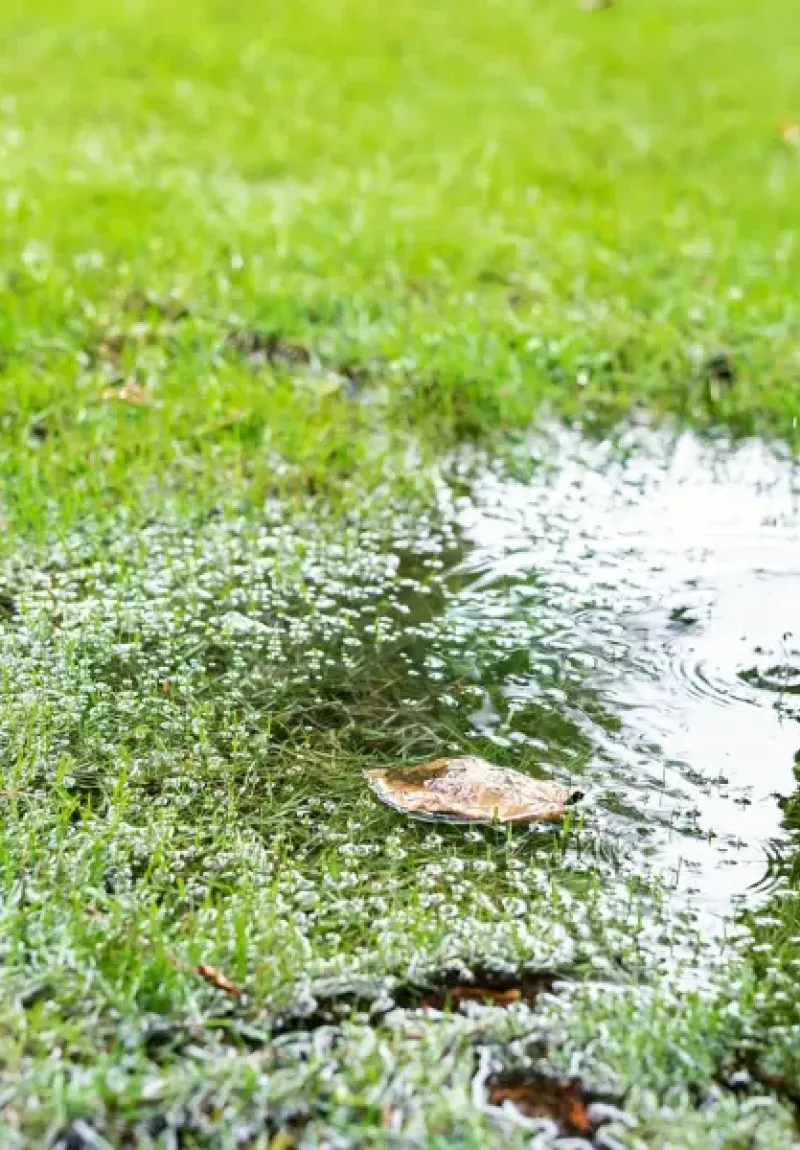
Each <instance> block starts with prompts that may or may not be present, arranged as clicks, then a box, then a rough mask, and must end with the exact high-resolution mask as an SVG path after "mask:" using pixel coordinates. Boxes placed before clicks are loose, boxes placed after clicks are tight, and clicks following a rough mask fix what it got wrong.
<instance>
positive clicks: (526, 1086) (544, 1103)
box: [488, 1074, 592, 1136]
mask: <svg viewBox="0 0 800 1150" xmlns="http://www.w3.org/2000/svg"><path fill="white" fill-rule="evenodd" d="M488 1091H489V1103H490V1105H492V1106H502V1105H503V1103H504V1102H510V1103H511V1104H512V1106H515V1107H516V1109H517V1110H519V1111H520V1113H521V1114H524V1115H525V1116H526V1117H527V1118H552V1119H553V1120H554V1121H555V1122H557V1123H558V1125H559V1128H560V1132H561V1134H566V1135H579V1136H586V1135H587V1134H591V1133H592V1123H591V1122H590V1120H589V1114H588V1112H587V1104H586V1103H587V1100H586V1098H585V1097H584V1094H583V1089H582V1087H581V1084H580V1082H579V1081H578V1079H575V1078H564V1079H561V1078H548V1077H546V1076H545V1075H544V1074H534V1075H531V1077H529V1078H526V1079H522V1080H518V1081H509V1080H505V1081H504V1080H503V1079H496V1080H495V1081H494V1082H493V1083H492V1082H490V1083H489V1084H488Z"/></svg>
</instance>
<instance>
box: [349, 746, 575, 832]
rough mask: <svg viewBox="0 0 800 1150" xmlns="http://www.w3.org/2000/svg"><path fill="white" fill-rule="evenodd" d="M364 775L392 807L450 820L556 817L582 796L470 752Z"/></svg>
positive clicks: (514, 820) (540, 819) (527, 820)
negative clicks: (413, 765)
mask: <svg viewBox="0 0 800 1150" xmlns="http://www.w3.org/2000/svg"><path fill="white" fill-rule="evenodd" d="M366 777H367V780H368V781H369V785H370V786H371V787H372V789H373V791H374V792H375V794H376V795H377V796H378V798H379V799H380V800H381V801H382V802H384V803H386V804H387V805H388V806H390V807H394V809H395V810H398V811H402V812H403V813H404V814H408V815H416V816H418V817H420V818H430V819H445V820H447V819H449V820H451V821H454V822H501V823H532V822H558V821H559V820H560V819H562V818H563V817H564V815H565V814H566V808H567V806H568V805H569V804H570V803H572V802H575V801H576V800H577V799H578V798H581V797H582V796H581V794H580V792H577V791H570V790H569V789H568V788H567V787H562V786H560V785H559V784H558V783H550V782H542V781H541V780H539V779H532V778H531V777H530V776H529V775H523V774H521V773H520V772H519V771H514V770H511V769H510V768H509V767H497V766H495V765H494V764H493V763H488V762H487V761H486V760H485V759H479V758H475V757H473V756H467V757H465V758H461V759H436V760H435V761H434V762H432V763H422V764H421V765H419V766H416V767H400V768H395V769H389V770H384V769H377V770H372V771H367V772H366Z"/></svg>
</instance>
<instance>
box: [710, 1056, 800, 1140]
mask: <svg viewBox="0 0 800 1150" xmlns="http://www.w3.org/2000/svg"><path fill="white" fill-rule="evenodd" d="M732 1063H733V1065H732V1069H731V1070H730V1071H729V1072H726V1073H725V1074H723V1075H721V1076H720V1079H719V1082H720V1085H721V1086H723V1087H724V1088H725V1089H726V1090H730V1091H731V1092H732V1093H733V1094H737V1095H741V1096H742V1097H748V1096H750V1095H752V1094H753V1093H757V1092H759V1091H758V1088H759V1087H760V1088H761V1090H768V1091H769V1092H770V1094H773V1095H774V1096H775V1097H776V1098H777V1099H778V1101H779V1102H783V1103H784V1105H786V1106H788V1107H790V1109H791V1110H792V1111H793V1112H794V1119H795V1126H796V1127H797V1129H798V1130H800V1086H799V1085H798V1084H797V1082H795V1081H794V1080H793V1079H792V1078H790V1077H789V1075H788V1074H774V1073H772V1072H770V1071H768V1070H765V1069H764V1068H763V1066H762V1065H761V1063H760V1061H759V1057H758V1054H757V1053H756V1051H754V1050H736V1051H734V1054H733V1059H732Z"/></svg>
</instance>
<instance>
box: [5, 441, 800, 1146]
mask: <svg viewBox="0 0 800 1150" xmlns="http://www.w3.org/2000/svg"><path fill="white" fill-rule="evenodd" d="M797 482H798V480H797V474H796V471H795V468H794V466H793V465H792V464H791V463H789V462H788V461H786V460H784V459H782V458H781V457H780V456H779V455H778V454H777V453H774V452H772V451H770V450H769V449H768V448H766V447H764V446H763V445H758V444H755V443H746V444H743V445H741V446H737V447H735V448H730V447H726V446H723V445H716V446H715V445H713V444H709V443H707V442H703V441H701V440H700V439H698V438H696V437H695V436H693V435H691V434H689V433H684V434H681V435H674V434H669V433H666V432H658V433H656V432H645V431H642V430H638V431H635V432H630V433H626V434H623V435H621V436H620V437H618V438H616V439H615V440H614V441H613V442H610V441H609V442H601V443H598V442H591V441H589V440H588V439H586V438H582V437H581V436H580V435H579V434H578V433H576V432H570V431H564V430H552V431H551V432H549V433H548V434H547V435H543V436H542V437H540V438H539V439H538V440H537V441H536V442H535V443H534V444H533V445H531V446H530V447H529V448H527V449H526V450H525V451H516V452H514V453H512V454H510V455H509V456H507V457H506V458H505V459H504V460H503V461H501V462H492V461H490V460H488V459H486V458H484V457H476V456H475V455H472V456H466V455H465V456H463V457H459V458H458V459H457V460H455V461H453V462H452V464H451V465H449V466H448V467H447V468H446V469H444V470H443V471H442V473H441V475H439V476H438V477H435V478H434V480H433V482H432V488H433V491H434V498H433V499H432V500H429V501H428V502H426V503H423V502H422V501H416V502H414V501H410V500H406V501H402V500H399V499H397V498H395V497H392V498H388V497H387V498H384V499H382V500H378V499H375V500H373V501H372V502H368V503H365V504H364V505H363V506H362V507H361V509H360V510H359V511H358V512H350V513H348V514H347V515H345V516H344V517H331V515H330V514H327V515H325V514H322V512H321V508H320V507H318V506H315V505H309V507H308V509H307V511H304V512H302V513H297V512H295V513H293V514H290V513H289V512H288V511H287V510H286V508H285V507H283V506H282V505H280V504H278V503H275V504H271V505H268V506H266V507H264V508H262V509H260V510H259V511H255V510H253V509H248V510H246V511H242V510H241V509H239V510H237V509H236V508H235V507H228V508H225V509H223V510H220V511H219V512H218V513H214V514H212V515H206V516H204V517H203V518H202V519H201V518H198V519H197V521H196V522H193V523H187V522H186V521H185V519H184V518H182V517H181V516H180V515H178V514H175V515H172V514H170V513H166V512H164V511H163V510H162V511H161V512H159V513H158V514H154V515H153V517H152V519H151V520H150V521H149V522H147V523H142V524H135V525H134V524H130V523H128V522H126V519H125V516H124V515H123V514H121V515H119V516H117V517H115V518H112V520H110V521H106V522H105V523H104V524H98V525H96V526H95V527H92V526H90V525H87V526H85V527H84V528H82V529H81V530H80V531H75V532H73V533H72V534H71V535H68V536H65V537H64V538H62V539H61V540H60V541H58V542H57V543H51V544H48V545H46V546H38V547H34V546H31V547H29V548H27V549H24V548H21V549H19V550H18V551H17V552H16V553H15V554H14V555H13V556H10V557H9V558H8V559H7V560H6V561H5V564H4V566H3V569H2V573H1V576H2V586H0V591H1V592H2V600H1V602H2V604H3V615H2V620H1V621H0V644H1V647H0V653H1V654H2V719H1V720H0V740H2V752H3V761H4V763H5V764H6V766H5V775H4V782H3V786H4V788H5V794H6V811H5V820H6V836H5V839H4V843H5V846H4V850H5V855H4V866H5V873H6V875H7V876H8V880H7V882H6V900H5V911H4V914H5V919H6V933H7V938H8V939H9V940H10V941H9V944H8V946H7V950H6V956H7V965H8V981H9V985H10V986H11V987H12V988H13V994H14V996H15V997H14V998H13V1005H12V1007H10V1008H9V1009H10V1011H11V1014H10V1015H9V1025H12V1024H13V1027H14V1028H15V1031H20V1032H22V1033H24V1035H25V1039H24V1043H23V1046H22V1047H21V1048H20V1049H19V1050H17V1051H16V1053H14V1054H13V1055H9V1072H8V1074H9V1082H10V1083H11V1085H10V1090H11V1094H10V1095H9V1097H12V1098H14V1099H15V1100H16V1104H15V1106H14V1107H11V1111H10V1112H11V1115H12V1117H11V1119H9V1120H8V1123H7V1129H8V1130H9V1131H10V1132H11V1133H10V1135H9V1137H11V1135H13V1137H14V1138H15V1139H16V1142H14V1141H11V1142H9V1145H24V1144H25V1141H24V1139H25V1137H28V1136H30V1137H33V1138H38V1139H40V1140H42V1139H43V1140H44V1142H45V1144H47V1138H50V1140H51V1142H52V1144H53V1145H54V1146H55V1145H58V1146H62V1145H63V1146H70V1147H72V1146H73V1145H84V1144H86V1145H90V1144H92V1143H91V1140H89V1141H88V1142H87V1141H86V1139H87V1138H89V1134H87V1133H86V1131H87V1130H88V1131H89V1133H90V1134H91V1136H92V1137H94V1136H95V1134H96V1135H97V1137H98V1138H99V1137H101V1136H102V1137H105V1138H107V1139H110V1141H111V1144H116V1141H115V1140H117V1141H118V1140H120V1139H121V1140H123V1141H124V1140H125V1139H128V1140H129V1141H130V1140H131V1139H133V1141H134V1142H135V1143H137V1144H145V1145H149V1144H157V1145H162V1144H164V1145H167V1144H172V1143H168V1135H169V1137H174V1138H183V1139H185V1140H188V1141H187V1142H186V1144H188V1145H210V1144H214V1143H213V1136H214V1134H213V1132H214V1131H215V1130H217V1129H218V1128H219V1123H220V1122H223V1125H224V1120H223V1119H222V1118H220V1117H219V1114H218V1113H217V1111H216V1110H215V1109H214V1107H215V1106H216V1103H215V1102H214V1098H215V1097H216V1096H217V1094H219V1093H220V1092H221V1093H223V1094H225V1095H226V1096H228V1097H229V1098H230V1099H232V1101H231V1103H230V1106H231V1107H232V1110H231V1113H235V1114H236V1115H238V1117H237V1119H236V1121H237V1122H240V1124H241V1129H242V1131H243V1133H242V1136H241V1139H240V1141H239V1142H235V1141H234V1142H231V1145H233V1144H237V1145H238V1144H251V1143H252V1144H258V1145H261V1144H262V1143H258V1142H254V1141H253V1139H255V1138H257V1137H262V1136H263V1132H264V1130H267V1131H268V1132H269V1137H271V1138H272V1137H284V1136H285V1138H286V1139H289V1141H288V1142H285V1143H280V1144H281V1145H284V1144H285V1145H303V1146H309V1147H310V1146H318V1145H321V1144H325V1145H331V1146H338V1145H351V1144H352V1141H348V1138H350V1134H348V1130H350V1131H351V1132H352V1129H354V1128H355V1127H354V1126H353V1124H354V1123H355V1124H356V1125H357V1127H358V1130H359V1131H360V1132H362V1133H363V1131H364V1130H370V1131H372V1136H374V1139H375V1143H376V1144H384V1143H383V1142H381V1139H384V1140H385V1139H386V1138H389V1137H391V1138H397V1139H400V1141H401V1143H402V1144H406V1143H405V1142H402V1140H403V1139H406V1140H408V1139H411V1141H412V1142H413V1140H414V1139H417V1140H420V1139H421V1140H422V1141H423V1142H424V1143H426V1144H431V1139H435V1138H436V1137H439V1134H437V1131H438V1132H440V1134H441V1137H442V1138H444V1139H445V1140H446V1144H448V1145H451V1144H458V1145H475V1146H478V1145H486V1144H490V1145H497V1146H500V1145H502V1146H504V1147H505V1146H511V1147H516V1146H520V1147H522V1146H523V1145H536V1146H540V1145H541V1146H549V1145H564V1146H565V1147H566V1146H567V1145H570V1146H572V1145H575V1146H578V1145H597V1146H605V1147H606V1148H607V1150H611V1148H612V1147H615V1146H621V1145H630V1146H649V1145H675V1146H681V1147H685V1146H698V1147H700V1146H707V1145H717V1144H718V1145H720V1146H728V1145H731V1146H732V1145H739V1144H753V1145H759V1146H762V1145H763V1146H765V1147H772V1146H774V1147H776V1148H777V1147H781V1146H785V1145H787V1144H789V1142H787V1139H789V1138H790V1135H789V1134H788V1131H789V1130H790V1128H791V1123H792V1121H793V1111H792V1103H791V1099H792V1098H793V1097H794V1094H793V1090H794V1087H793V1085H792V1083H793V1081H794V1079H793V1077H792V1075H793V1073H794V1070H793V1067H794V1063H793V1061H792V1060H793V1058H794V1055H793V1054H792V1051H793V1050H794V1049H796V1042H795V1034H796V1027H797V1024H798V1020H797V1019H796V1018H795V1011H794V1007H793V1006H792V998H791V987H792V986H793V980H794V966H793V964H794V962H795V961H796V960H795V955H796V954H797V949H796V948H795V947H794V942H795V934H800V930H797V928H796V927H795V926H794V919H793V918H792V915H793V914H794V913H795V911H794V910H792V906H793V905H794V904H790V903H786V904H785V905H784V906H779V903H780V900H781V898H782V897H783V895H784V894H785V891H786V888H785V885H784V876H785V874H786V873H788V871H789V870H790V869H791V866H792V865H793V861H792V860H793V858H794V848H793V838H792V834H791V832H790V831H786V830H784V827H783V820H784V813H785V812H784V809H783V807H782V805H781V803H780V802H779V796H784V797H785V798H788V799H790V798H791V796H792V794H793V792H794V789H795V777H794V756H795V751H796V750H797V747H798V745H800V740H799V739H798V737H797V717H798V716H797V711H796V708H797V690H796V688H797V682H798V678H799V677H800V654H798V645H797V643H798V641H797V639H796V636H797V635H798V634H800V631H798V627H800V620H798V618H797V615H798V602H800V599H799V598H798V596H797V594H796V592H797V590H798V587H799V585H800V548H799V547H798V543H799V542H800V509H799V508H798V502H797V490H798V488H797ZM454 754H460V755H479V756H482V757H484V758H486V759H490V760H491V761H493V762H495V763H497V764H498V765H500V766H506V767H513V768H515V769H517V770H519V771H522V772H525V773H528V774H530V775H532V776H534V777H536V778H541V779H545V780H550V781H551V782H555V783H557V784H561V785H562V791H561V792H559V793H563V794H564V795H570V794H572V792H573V791H574V790H576V789H577V790H580V791H581V792H583V795H584V798H583V800H582V801H581V803H580V805H579V807H576V808H574V810H573V808H572V807H568V808H567V810H566V816H565V819H564V821H563V824H558V825H556V826H550V827H548V826H531V827H518V826H516V827H510V828H503V827H500V826H492V825H489V826H458V825H442V826H441V827H432V826H431V825H430V823H424V822H420V821H418V820H415V819H413V818H408V817H406V816H405V815H403V814H400V813H397V812H395V811H393V810H389V809H387V808H386V807H384V806H382V805H381V804H380V803H379V802H378V801H377V800H376V799H375V797H374V796H373V794H372V791H371V790H370V788H369V787H368V786H367V783H366V781H365V778H364V772H365V770H375V769H378V768H382V767H388V766H394V765H398V764H402V763H407V764H411V763H416V762H422V761H425V760H426V759H431V758H434V757H437V756H443V755H445V756H447V755H454ZM776 907H777V908H778V909H777V910H776ZM786 907H788V910H787V909H786ZM742 908H744V909H745V911H747V913H749V914H751V915H752V914H753V913H755V914H756V916H757V917H756V919H754V920H753V922H754V923H755V927H754V929H756V931H757V932H758V931H761V932H762V933H761V934H758V935H757V937H758V938H759V939H763V938H764V937H765V936H764V935H763V931H764V930H767V931H769V930H770V929H773V928H772V927H770V925H769V924H770V923H777V924H778V927H780V930H781V931H782V933H781V935H780V937H781V942H780V945H779V947H778V949H777V950H776V949H775V947H776V944H775V943H774V941H772V942H770V941H767V942H766V943H764V942H763V941H762V942H761V943H759V945H760V946H761V950H760V951H759V950H758V947H755V948H754V949H753V950H752V954H751V952H750V951H748V947H752V946H753V937H751V935H750V934H749V933H748V932H747V930H745V926H746V922H747V921H749V920H745V919H743V918H742V917H741V916H742ZM776 914H777V917H776ZM784 915H785V917H781V916H784ZM769 937H772V936H769ZM759 953H767V955H768V960H764V961H765V962H766V964H767V968H766V971H765V970H763V969H761V967H759V965H758V964H759V962H761V960H760V959H755V958H753V957H752V956H753V955H758V954H759ZM748 955H750V957H748ZM773 955H775V956H776V961H775V962H772V958H773ZM754 964H755V965H754ZM782 1003H788V1005H786V1006H785V1007H784V1006H781V1004H782ZM54 1033H58V1034H63V1036H64V1037H63V1040H62V1045H61V1046H59V1050H60V1051H61V1054H60V1055H59V1059H58V1060H56V1061H55V1062H53V1060H52V1059H48V1058H47V1057H45V1056H44V1055H45V1052H46V1051H47V1050H48V1049H50V1048H51V1047H52V1044H53V1034H54ZM97 1050H100V1051H101V1052H102V1053H101V1055H100V1056H98V1055H97V1053H96V1052H97ZM120 1058H122V1060H123V1061H122V1063H120ZM120 1065H122V1066H123V1069H119V1067H120ZM32 1067H35V1068H36V1071H35V1074H33V1073H32ZM111 1067H116V1068H117V1069H115V1070H114V1072H113V1074H112V1076H111V1079H109V1080H108V1081H111V1086H106V1087H104V1089H105V1091H106V1093H105V1094H104V1093H102V1092H99V1083H100V1081H101V1080H103V1081H106V1079H105V1078H104V1076H105V1075H106V1074H107V1073H111V1070H110V1068H111ZM136 1083H139V1084H140V1085H136ZM34 1089H35V1090H36V1091H39V1092H40V1093H42V1095H43V1097H45V1098H46V1099H47V1100H48V1101H47V1102H46V1103H45V1104H44V1105H43V1106H39V1105H38V1103H37V1104H34V1100H33V1095H32V1094H31V1091H32V1090H34ZM126 1092H128V1093H127V1094H126ZM131 1092H132V1093H131ZM123 1096H124V1097H126V1098H128V1101H127V1102H126V1103H125V1105H124V1106H122V1107H121V1109H120V1106H121V1101H120V1100H121V1099H122V1098H123ZM37 1097H38V1095H37ZM109 1099H110V1101H109ZM37 1107H38V1108H37ZM215 1115H216V1116H215ZM76 1124H77V1125H76ZM665 1124H666V1125H665ZM667 1127H669V1128H670V1129H673V1128H674V1130H675V1131H676V1132H677V1133H676V1134H675V1138H676V1141H675V1142H673V1143H669V1142H666V1141H663V1138H662V1136H663V1132H664V1130H665V1129H667ZM756 1128H757V1129H758V1132H759V1133H758V1137H759V1138H760V1139H761V1141H759V1142H757V1143H756V1142H754V1143H747V1142H742V1141H740V1142H736V1141H724V1140H723V1141H719V1142H718V1143H717V1142H711V1141H708V1139H709V1138H710V1137H711V1134H710V1131H716V1132H722V1133H721V1134H720V1137H722V1135H724V1137H725V1138H728V1136H730V1138H731V1139H734V1138H739V1139H740V1140H741V1139H747V1138H750V1136H751V1134H752V1133H753V1130H754V1129H756ZM76 1130H77V1134H76V1133H75V1131H76ZM387 1131H388V1132H389V1133H388V1134H387V1133H386V1132H387ZM92 1132H94V1133H92ZM165 1132H166V1133H165ZM73 1135H74V1137H73ZM359 1136H360V1135H359ZM79 1137H80V1138H84V1141H83V1142H80V1141H77V1142H76V1141H75V1138H79ZM532 1137H535V1139H536V1140H535V1142H533V1143H531V1141H530V1139H531V1138H532ZM714 1137H716V1134H714ZM70 1138H72V1139H73V1140H72V1141H70V1140H69V1139H70ZM159 1138H160V1139H161V1141H158V1139H159ZM570 1138H571V1139H573V1141H572V1142H570V1141H569V1139H570ZM660 1138H661V1139H662V1140H661V1141H659V1140H658V1139H660ZM53 1139H55V1140H53ZM59 1139H60V1141H59ZM147 1139H150V1142H148V1141H147ZM165 1139H167V1141H165ZM209 1139H211V1141H209ZM337 1139H338V1141H337ZM565 1139H566V1140H565ZM575 1139H577V1141H575ZM653 1139H655V1141H653ZM137 1140H138V1142H137ZM248 1140H249V1141H248ZM226 1144H227V1143H226ZM268 1144H271V1143H268ZM387 1144H388V1143H387ZM409 1144H410V1143H409ZM414 1144H416V1143H414ZM442 1144H445V1143H442Z"/></svg>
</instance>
